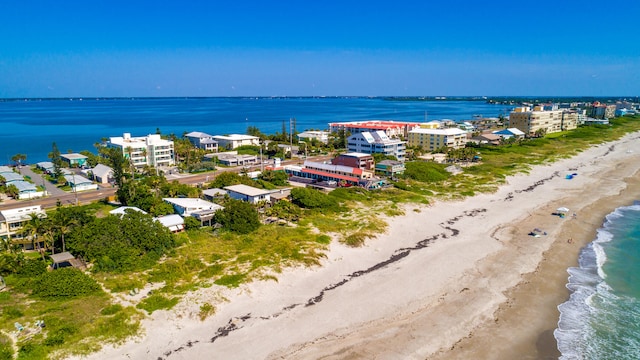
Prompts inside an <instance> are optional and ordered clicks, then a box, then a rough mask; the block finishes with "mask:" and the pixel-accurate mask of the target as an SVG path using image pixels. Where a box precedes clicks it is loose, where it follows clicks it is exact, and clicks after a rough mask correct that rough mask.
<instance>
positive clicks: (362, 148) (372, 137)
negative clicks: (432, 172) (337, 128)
mask: <svg viewBox="0 0 640 360" xmlns="http://www.w3.org/2000/svg"><path fill="white" fill-rule="evenodd" d="M406 149H407V146H406V142H405V141H402V140H399V139H390V138H389V137H388V136H387V134H386V133H385V132H384V131H381V130H378V131H372V132H368V131H364V132H361V133H357V134H353V135H351V136H349V138H348V139H347V150H349V151H350V152H356V153H364V154H384V155H390V156H394V157H395V158H396V159H397V160H398V161H402V162H404V159H405V154H406Z"/></svg>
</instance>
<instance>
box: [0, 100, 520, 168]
mask: <svg viewBox="0 0 640 360" xmlns="http://www.w3.org/2000/svg"><path fill="white" fill-rule="evenodd" d="M510 110H511V109H509V108H506V107H505V106H504V105H496V104H488V103H486V102H485V101H482V100H478V101H469V100H460V101H457V100H447V101H435V100H433V101H423V100H418V99H414V100H413V101H412V100H406V99H389V98H377V97H374V98H371V97H319V98H312V97H300V98H296V97H274V98H271V97H260V98H251V97H231V98H117V99H113V98H108V99H95V98H94V99H86V98H83V99H77V98H74V99H0V164H2V163H7V164H8V163H10V162H11V161H10V159H11V157H12V156H13V155H15V154H25V155H27V161H26V162H27V163H30V164H34V163H37V162H39V161H47V160H48V158H47V155H48V154H49V153H50V152H51V149H52V144H53V142H56V145H57V146H58V149H59V150H60V152H62V153H67V152H79V151H81V150H89V151H92V152H95V150H96V149H95V147H94V144H96V143H99V142H100V141H101V139H103V138H109V137H113V136H122V134H123V133H131V135H132V136H146V135H148V134H154V133H156V131H158V130H159V131H160V132H161V133H162V134H165V135H166V134H172V133H173V134H175V135H177V136H179V137H180V136H182V135H183V134H184V133H187V132H191V131H201V132H205V133H208V134H210V135H224V134H233V133H236V134H245V133H246V130H247V127H249V126H255V127H258V128H259V129H260V131H262V132H263V133H265V134H273V133H276V132H281V131H282V127H283V125H284V126H285V128H286V131H287V132H289V131H290V125H289V123H290V119H294V118H295V129H296V130H297V131H303V130H308V129H317V130H324V129H327V128H328V123H330V122H340V121H357V120H397V121H413V122H423V121H425V120H427V121H430V120H442V119H451V120H456V121H460V120H468V119H472V118H473V116H474V115H483V116H485V117H497V116H499V115H500V114H504V115H507V116H508V111H510Z"/></svg>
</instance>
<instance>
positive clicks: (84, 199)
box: [0, 155, 331, 210]
mask: <svg viewBox="0 0 640 360" xmlns="http://www.w3.org/2000/svg"><path fill="white" fill-rule="evenodd" d="M329 158H331V157H330V156H329V155H324V156H317V157H314V158H309V160H313V161H326V160H328V159H329ZM303 162H304V160H302V159H292V160H287V161H284V162H283V165H291V164H302V163H303ZM265 166H266V165H265ZM260 168H261V166H260V165H254V166H251V167H250V168H249V169H248V170H249V171H257V170H260ZM21 171H22V174H23V175H29V176H31V179H32V180H33V181H34V182H37V181H36V179H41V180H42V177H41V176H40V175H39V174H36V173H34V172H33V171H32V170H31V169H29V168H28V166H23V167H22V169H21ZM226 171H235V172H240V171H242V167H233V168H218V169H217V170H215V171H210V172H206V173H201V174H195V175H191V174H174V175H167V180H169V181H173V180H178V182H180V183H181V184H190V185H196V184H201V183H205V182H210V181H213V179H214V178H215V177H216V176H217V175H218V174H220V173H222V172H226ZM44 183H45V187H46V189H47V191H49V193H50V194H51V195H50V196H48V197H46V198H38V199H33V200H18V201H16V200H5V201H4V202H1V203H0V210H7V209H15V208H20V207H26V206H31V205H40V206H42V208H44V209H48V208H53V207H55V206H56V205H57V203H58V201H59V202H60V203H61V204H62V205H68V204H75V203H76V201H77V203H78V204H88V203H91V202H93V201H98V200H102V199H105V198H107V197H109V196H112V195H115V193H116V189H114V188H110V187H109V188H99V189H98V190H89V191H81V192H79V193H77V194H76V193H72V192H65V191H62V190H60V189H58V188H57V187H55V185H53V184H51V183H49V184H47V181H44ZM54 194H55V195H54Z"/></svg>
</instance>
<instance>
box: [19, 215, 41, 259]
mask: <svg viewBox="0 0 640 360" xmlns="http://www.w3.org/2000/svg"><path fill="white" fill-rule="evenodd" d="M44 223H45V218H44V216H43V215H42V214H37V213H31V214H29V220H28V221H27V223H26V224H24V226H23V227H22V230H21V232H22V233H23V234H26V236H27V238H29V239H30V240H31V241H32V243H33V245H34V247H35V248H36V249H38V250H40V253H41V254H42V259H43V260H44V253H43V252H42V250H41V249H40V241H38V236H39V235H42V234H43V233H44Z"/></svg>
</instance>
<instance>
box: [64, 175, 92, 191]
mask: <svg viewBox="0 0 640 360" xmlns="http://www.w3.org/2000/svg"><path fill="white" fill-rule="evenodd" d="M64 180H65V181H66V182H67V184H68V185H69V186H71V190H73V191H76V192H77V191H85V190H97V189H98V185H97V184H94V183H93V181H91V180H89V179H87V178H86V177H84V176H80V175H65V176H64Z"/></svg>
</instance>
